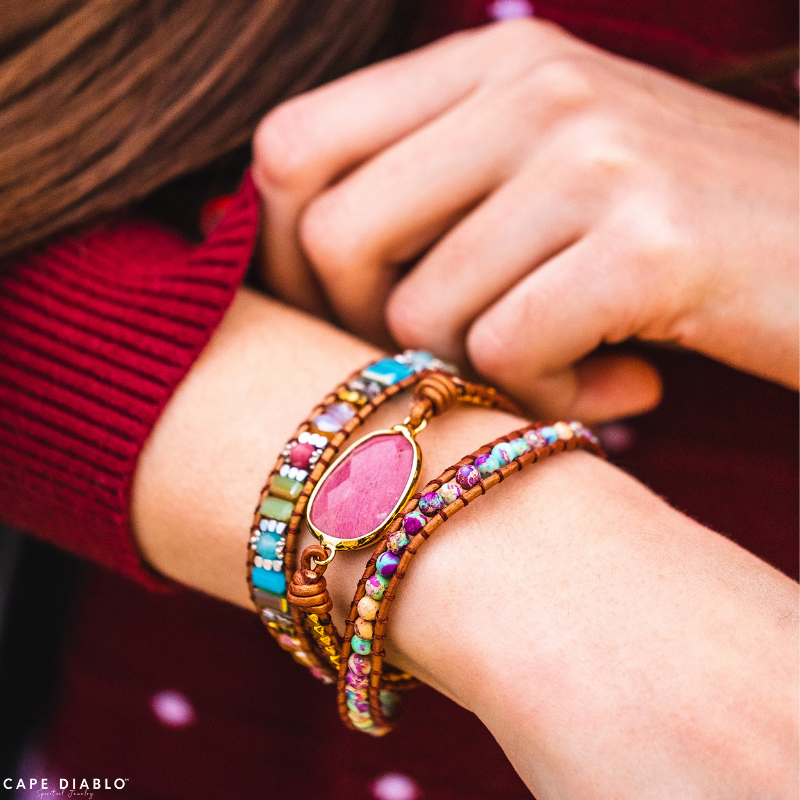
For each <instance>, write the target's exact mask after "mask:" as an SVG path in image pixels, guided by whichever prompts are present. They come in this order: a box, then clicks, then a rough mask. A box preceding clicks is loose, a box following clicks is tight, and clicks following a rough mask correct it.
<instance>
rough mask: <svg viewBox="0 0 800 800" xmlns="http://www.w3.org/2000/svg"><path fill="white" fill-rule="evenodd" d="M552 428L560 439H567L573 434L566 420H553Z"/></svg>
mask: <svg viewBox="0 0 800 800" xmlns="http://www.w3.org/2000/svg"><path fill="white" fill-rule="evenodd" d="M553 428H554V429H555V432H556V433H557V434H558V438H559V439H562V440H563V441H567V440H568V439H571V438H572V437H573V436H574V435H575V431H573V430H572V428H571V427H570V426H569V425H568V424H567V423H566V422H554V423H553Z"/></svg>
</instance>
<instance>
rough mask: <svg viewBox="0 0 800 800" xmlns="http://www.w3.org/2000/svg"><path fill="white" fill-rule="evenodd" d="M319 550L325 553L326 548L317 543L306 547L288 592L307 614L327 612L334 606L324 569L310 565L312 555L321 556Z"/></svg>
mask: <svg viewBox="0 0 800 800" xmlns="http://www.w3.org/2000/svg"><path fill="white" fill-rule="evenodd" d="M312 550H313V552H309V551H312ZM319 551H322V553H323V554H324V550H323V549H322V548H321V547H318V546H316V545H312V546H311V547H307V548H306V550H305V551H304V552H303V557H302V558H301V560H300V569H298V570H297V572H295V574H294V577H293V578H292V582H291V583H290V584H289V589H288V591H287V592H286V595H287V600H288V601H289V602H290V603H291V604H292V605H293V606H294V607H295V608H299V609H302V610H303V611H305V613H306V614H327V613H328V612H329V611H330V610H331V609H332V608H333V603H332V602H331V598H330V595H329V594H328V584H327V581H326V580H325V576H324V575H323V574H322V569H321V568H319V567H318V568H317V570H319V571H317V570H314V569H309V566H308V565H309V560H310V558H311V557H313V558H319V557H320V556H319Z"/></svg>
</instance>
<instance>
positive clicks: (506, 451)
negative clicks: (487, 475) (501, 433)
mask: <svg viewBox="0 0 800 800" xmlns="http://www.w3.org/2000/svg"><path fill="white" fill-rule="evenodd" d="M492 455H493V456H494V457H495V458H496V459H497V460H498V461H499V462H500V466H501V467H502V466H505V465H506V464H510V463H511V462H512V461H513V460H514V459H515V458H516V456H517V454H516V453H515V452H514V448H513V447H512V446H511V445H510V444H509V443H508V442H500V443H499V444H496V445H495V446H494V447H493V448H492Z"/></svg>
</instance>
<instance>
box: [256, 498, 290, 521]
mask: <svg viewBox="0 0 800 800" xmlns="http://www.w3.org/2000/svg"><path fill="white" fill-rule="evenodd" d="M259 511H260V512H261V514H262V515H263V516H265V517H271V518H272V519H277V520H278V521H279V522H288V521H289V519H290V518H291V516H292V511H294V503H290V502H289V501H288V500H281V499H280V498H278V497H265V498H264V502H263V503H262V504H261V508H260V509H259Z"/></svg>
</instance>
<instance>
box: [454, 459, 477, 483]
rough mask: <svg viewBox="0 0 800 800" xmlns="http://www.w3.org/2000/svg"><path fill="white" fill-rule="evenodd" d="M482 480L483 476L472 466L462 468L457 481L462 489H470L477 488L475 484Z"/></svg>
mask: <svg viewBox="0 0 800 800" xmlns="http://www.w3.org/2000/svg"><path fill="white" fill-rule="evenodd" d="M480 480H481V474H480V472H478V470H477V469H476V468H475V467H473V466H472V464H469V465H467V466H466V467H461V469H459V471H458V472H456V481H458V485H459V486H460V487H461V488H462V489H470V488H472V487H473V486H475V484H477V483H480Z"/></svg>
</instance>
